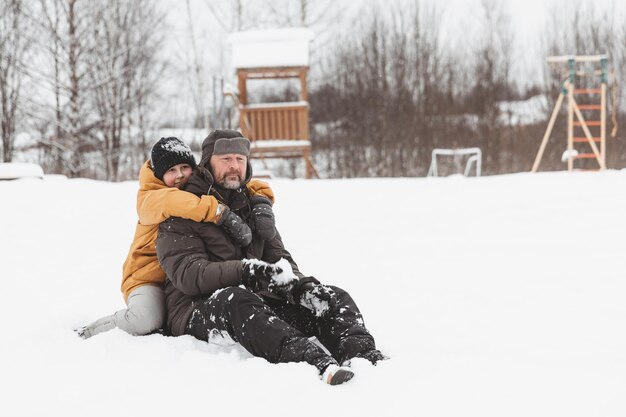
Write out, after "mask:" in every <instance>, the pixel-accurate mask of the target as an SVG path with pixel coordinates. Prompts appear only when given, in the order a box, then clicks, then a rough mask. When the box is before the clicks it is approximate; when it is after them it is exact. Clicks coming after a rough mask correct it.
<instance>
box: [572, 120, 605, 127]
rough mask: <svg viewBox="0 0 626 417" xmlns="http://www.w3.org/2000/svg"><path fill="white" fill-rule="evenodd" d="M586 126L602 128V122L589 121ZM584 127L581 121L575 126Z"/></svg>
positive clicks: (576, 122) (575, 123)
mask: <svg viewBox="0 0 626 417" xmlns="http://www.w3.org/2000/svg"><path fill="white" fill-rule="evenodd" d="M584 124H585V125H587V126H602V121H601V120H587V121H586V122H585V123H584ZM582 125H583V122H580V121H575V122H574V126H582Z"/></svg>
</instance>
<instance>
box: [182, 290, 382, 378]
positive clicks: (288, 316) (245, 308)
mask: <svg viewBox="0 0 626 417" xmlns="http://www.w3.org/2000/svg"><path fill="white" fill-rule="evenodd" d="M331 288H332V289H333V290H334V291H335V294H336V296H337V307H336V308H335V311H334V312H333V313H332V314H330V315H329V316H328V317H324V318H320V317H316V316H315V315H314V314H313V313H312V312H311V311H310V310H308V309H306V308H304V307H302V306H299V305H293V304H288V303H286V302H283V301H280V300H274V299H269V298H262V297H261V296H259V295H257V294H254V293H252V292H250V291H248V290H246V289H243V288H240V287H228V288H226V289H224V290H221V291H219V292H218V293H217V294H214V295H213V296H211V297H209V298H208V299H206V300H202V301H196V302H195V303H196V305H195V308H194V310H193V312H192V314H191V317H190V319H189V322H188V324H187V329H186V333H187V334H190V335H192V336H194V337H196V338H197V339H200V340H204V341H208V340H209V337H210V336H211V334H212V333H214V332H227V333H228V335H229V336H230V337H231V338H232V339H233V340H235V341H236V342H238V343H239V344H241V346H243V347H244V348H245V349H246V350H247V351H248V352H250V353H251V354H252V355H254V356H259V357H262V358H265V359H266V360H268V361H269V362H272V363H279V362H307V363H309V364H311V365H313V366H315V367H316V368H317V369H318V370H319V371H320V372H322V371H324V369H326V367H327V366H328V365H330V364H337V363H342V362H343V361H345V360H347V359H350V358H352V357H354V356H356V355H357V354H359V353H362V352H367V351H369V350H372V349H375V343H374V338H373V337H372V336H371V335H370V334H369V332H368V331H367V329H366V328H365V325H364V323H363V317H362V316H361V313H360V311H359V309H358V308H357V306H356V304H355V303H354V300H352V297H350V295H349V294H348V293H347V292H346V291H344V290H342V289H341V288H337V287H331ZM311 336H315V337H317V339H318V340H319V341H320V342H321V343H322V344H323V345H324V346H325V347H326V349H328V351H329V352H330V353H331V355H332V356H329V355H328V354H327V353H326V352H325V351H324V350H323V349H321V348H320V347H319V346H318V345H316V344H315V343H313V342H312V341H311V340H309V337H311Z"/></svg>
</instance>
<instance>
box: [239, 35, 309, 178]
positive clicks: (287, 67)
mask: <svg viewBox="0 0 626 417" xmlns="http://www.w3.org/2000/svg"><path fill="white" fill-rule="evenodd" d="M311 37H312V36H311V33H310V31H308V30H302V29H295V30H294V29H291V30H290V29H286V30H273V31H254V32H248V33H246V32H240V33H238V34H234V35H231V42H232V44H233V66H234V67H235V70H236V72H237V88H238V91H239V95H238V96H237V95H236V94H233V93H229V95H231V96H232V99H233V100H234V102H235V105H236V106H237V108H238V109H239V125H240V129H241V132H242V133H243V135H244V136H245V137H247V138H249V139H250V142H251V147H250V151H251V155H252V156H256V157H258V158H260V159H261V160H262V161H263V164H264V165H265V167H266V168H267V163H266V159H273V158H302V159H303V161H304V164H305V177H306V178H312V177H313V176H315V177H317V178H319V175H318V173H317V170H316V169H315V167H314V166H313V163H312V161H311V142H310V136H309V103H308V90H307V74H308V71H309V64H308V50H309V49H308V44H309V42H310V39H311ZM290 51H291V52H290ZM280 79H283V80H284V79H297V80H299V86H300V88H299V100H298V101H293V102H281V103H251V102H250V100H249V95H248V82H249V81H251V80H280Z"/></svg>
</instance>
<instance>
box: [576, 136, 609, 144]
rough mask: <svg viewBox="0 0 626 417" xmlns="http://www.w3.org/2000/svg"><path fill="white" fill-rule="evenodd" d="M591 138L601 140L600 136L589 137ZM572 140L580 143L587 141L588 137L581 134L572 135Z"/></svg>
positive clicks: (595, 140)
mask: <svg viewBox="0 0 626 417" xmlns="http://www.w3.org/2000/svg"><path fill="white" fill-rule="evenodd" d="M591 140H592V141H593V142H602V138H598V137H593V138H591ZM574 142H580V143H583V142H589V139H587V137H585V136H582V137H581V136H574Z"/></svg>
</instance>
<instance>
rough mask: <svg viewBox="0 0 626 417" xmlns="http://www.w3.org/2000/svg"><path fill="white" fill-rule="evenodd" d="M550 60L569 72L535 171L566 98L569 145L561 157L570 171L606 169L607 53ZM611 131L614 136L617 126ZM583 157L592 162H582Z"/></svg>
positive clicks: (538, 154)
mask: <svg viewBox="0 0 626 417" xmlns="http://www.w3.org/2000/svg"><path fill="white" fill-rule="evenodd" d="M548 62H549V63H552V64H560V65H563V64H566V65H567V68H568V74H567V78H566V80H565V82H564V83H563V86H562V87H561V91H560V94H559V97H558V99H557V101H556V104H555V106H554V109H553V111H552V115H551V116H550V121H549V122H548V127H547V129H546V132H545V134H544V136H543V140H542V141H541V146H540V147H539V152H538V153H537V156H536V157H535V162H534V164H533V167H532V172H537V169H538V168H539V163H540V162H541V158H542V156H543V153H544V151H545V148H546V145H547V144H548V140H549V139H550V134H551V133H552V129H553V127H554V123H555V121H556V117H557V115H558V113H559V111H560V109H561V106H562V105H563V102H564V101H566V102H567V149H566V151H565V152H564V153H563V158H562V159H563V161H564V162H565V161H567V168H568V171H573V170H574V169H575V168H586V170H598V169H599V170H604V169H606V107H607V56H606V55H586V56H552V57H549V58H548ZM585 69H586V71H585ZM612 135H613V136H615V128H614V131H613V132H612ZM584 161H593V163H591V164H587V165H586V166H581V165H580V164H581V163H582V162H584ZM575 164H578V165H576V166H575Z"/></svg>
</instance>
